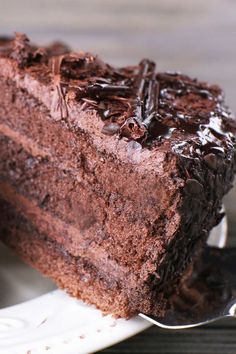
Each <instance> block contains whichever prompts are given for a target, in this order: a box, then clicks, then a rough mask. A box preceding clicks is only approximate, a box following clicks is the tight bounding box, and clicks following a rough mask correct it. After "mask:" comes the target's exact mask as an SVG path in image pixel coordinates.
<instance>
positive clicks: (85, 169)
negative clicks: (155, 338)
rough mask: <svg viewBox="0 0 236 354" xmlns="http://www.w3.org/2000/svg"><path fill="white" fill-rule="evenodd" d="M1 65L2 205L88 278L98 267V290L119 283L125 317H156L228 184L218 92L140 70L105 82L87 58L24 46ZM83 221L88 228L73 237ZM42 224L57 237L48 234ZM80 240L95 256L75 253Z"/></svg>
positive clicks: (230, 141) (229, 158) (226, 114)
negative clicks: (83, 261)
mask: <svg viewBox="0 0 236 354" xmlns="http://www.w3.org/2000/svg"><path fill="white" fill-rule="evenodd" d="M19 44H20V46H19ZM4 47H6V45H4ZM55 54H56V57H55ZM0 56H1V55H0ZM0 63H1V66H0V75H1V84H2V85H5V89H4V95H3V96H2V97H1V101H0V118H1V120H0V131H1V134H2V146H3V148H2V149H1V151H2V152H1V154H2V155H1V158H2V162H1V171H3V172H2V173H1V188H0V190H1V195H2V197H4V199H10V200H8V202H9V201H10V203H12V204H13V208H16V209H17V210H18V211H17V212H18V213H19V214H21V215H22V217H26V218H27V219H28V220H29V222H30V221H31V222H32V219H33V223H34V224H35V225H34V227H36V229H37V228H39V225H40V223H41V224H42V225H46V227H45V228H44V229H43V230H41V231H40V230H37V232H35V234H38V233H45V234H49V239H51V240H54V241H56V242H57V243H59V244H61V245H62V246H63V247H64V249H65V251H67V252H69V253H70V254H71V256H80V257H81V256H82V257H86V256H87V258H90V260H91V258H93V260H94V262H95V264H96V266H97V267H103V265H104V262H105V263H107V266H108V268H109V267H110V272H109V270H108V268H107V269H106V267H105V268H104V273H107V277H108V278H109V277H111V276H112V275H113V278H114V279H115V277H117V274H118V273H119V274H120V283H119V287H120V289H121V291H124V292H125V291H126V296H127V299H128V300H127V301H128V302H127V305H126V306H127V309H126V316H127V313H129V307H130V313H135V312H140V311H141V312H146V313H156V314H158V313H159V314H160V313H161V311H162V309H163V308H164V305H165V301H166V299H165V300H164V298H165V297H166V296H167V294H165V288H167V284H168V285H169V287H171V286H172V285H173V286H174V284H176V283H177V282H178V279H179V277H180V276H181V274H182V273H183V272H184V270H185V269H186V268H187V266H188V264H189V263H190V262H191V258H192V257H193V255H194V254H195V253H196V252H197V251H198V250H200V249H201V247H202V244H203V243H204V241H205V239H206V237H207V234H208V232H209V230H210V229H211V228H212V227H213V226H214V225H215V224H216V223H217V222H218V221H219V220H220V217H221V212H220V206H221V199H222V197H223V195H224V194H225V193H226V192H227V191H228V190H229V188H230V186H231V183H232V179H233V174H234V170H235V140H234V134H235V128H234V123H233V117H232V115H231V113H230V111H229V110H228V109H227V108H226V107H225V105H224V102H223V98H222V94H221V91H220V89H219V88H218V87H216V86H209V85H207V84H204V83H200V82H197V81H196V80H192V79H190V78H188V77H186V76H184V75H180V74H170V73H157V74H156V73H155V70H154V69H155V65H154V64H153V63H152V62H150V61H147V60H145V61H142V62H141V64H140V65H139V66H138V67H130V68H123V69H117V70H116V69H114V68H112V67H110V66H107V65H106V64H104V63H103V62H101V61H100V60H99V59H98V58H96V57H93V56H91V55H88V54H84V53H79V54H75V53H68V54H62V55H61V54H60V55H57V53H55V49H54V51H53V50H50V47H49V48H48V49H47V48H46V49H44V51H42V50H40V49H39V48H37V47H33V46H32V47H30V46H29V44H28V42H27V40H26V38H25V37H20V38H18V39H17V40H16V41H15V42H14V43H13V42H11V43H10V44H9V45H8V46H7V49H6V50H5V51H3V54H2V56H1V58H0ZM97 75H98V76H97ZM99 75H100V76H99ZM136 92H137V93H136ZM19 116H21V119H20V120H19V119H18V117H19ZM31 116H33V117H34V119H30V117H31ZM82 156H83V157H82ZM29 161H31V162H30V163H29ZM23 176H24V177H23ZM62 180H63V182H62ZM6 190H8V191H9V193H6ZM87 194H90V196H91V197H89V198H87ZM47 195H50V197H49V198H48V197H47V198H46V199H45V200H44V198H45V196H47ZM79 196H83V198H82V199H83V200H82V202H81V198H80V200H79ZM22 198H24V199H22ZM22 200H25V204H24V203H23V204H22V203H20V201H22ZM43 200H44V203H42V201H43ZM92 200H94V203H93V202H91V201H92ZM71 201H73V203H75V204H73V203H72V204H71V203H70V202H71ZM29 203H33V204H32V205H35V208H38V209H37V210H38V211H37V213H38V215H40V217H39V218H38V219H37V218H32V214H30V212H29V210H30V209H31V207H27V205H31V204H29ZM20 204H22V205H23V208H21V210H20V209H19V207H18V206H19V205H20ZM86 208H88V210H89V213H88V214H89V215H84V216H83V212H82V209H84V210H85V209H86ZM27 210H28V211H27ZM35 210H36V209H35ZM105 210H106V211H105ZM76 211H77V215H76ZM37 213H35V214H37ZM40 213H41V214H40ZM84 214H85V213H84ZM91 215H93V218H94V219H95V220H96V222H95V224H94V228H91V229H90V230H89V228H86V229H85V230H84V229H83V227H81V222H82V223H83V221H85V220H86V218H87V219H91V218H90V216H91ZM49 217H52V219H50V220H53V218H54V220H53V222H52V223H53V225H54V224H55V227H56V225H57V227H58V224H60V223H59V221H60V220H62V221H63V222H64V223H65V227H64V229H63V228H61V229H60V230H59V232H58V229H56V228H55V229H53V230H52V231H50V232H49V230H48V229H47V224H48V220H49V219H48V218H49ZM40 221H41V222H40ZM67 226H69V227H70V226H73V228H74V229H73V230H74V231H71V233H70V234H68V233H66V232H65V229H66V228H67ZM96 230H97V231H99V232H97V231H96ZM86 240H87V242H89V241H90V242H89V243H87V246H88V245H90V246H89V248H91V249H92V250H93V251H94V253H91V252H90V251H91V249H90V250H89V249H86V247H84V248H83V247H80V246H81V242H82V243H83V242H85V241H86ZM5 241H6V240H5ZM84 244H86V243H84ZM82 248H83V250H82ZM87 248H88V247H87ZM179 249H181V252H179V251H178V250H179ZM97 250H99V252H97ZM101 252H102V253H101ZM96 254H97V256H96ZM99 258H103V263H102V262H101V261H100V260H99ZM27 260H28V259H27ZM99 261H100V263H99ZM96 262H97V263H96ZM111 264H113V266H111ZM114 264H115V266H114ZM42 271H44V272H46V271H45V270H42ZM127 274H129V275H130V276H127V279H128V281H130V283H129V284H128V285H127V282H125V279H124V277H126V275H127ZM103 276H104V277H105V274H104V275H103ZM54 279H55V280H56V281H57V282H58V283H60V274H59V273H58V274H57V275H56V278H55V276H54ZM65 287H66V285H65ZM74 295H75V296H78V297H79V296H80V295H79V293H78V294H77V295H76V294H74ZM144 298H145V301H144V300H143V299H144ZM87 300H88V301H90V302H93V299H92V297H90V298H89V299H87ZM158 302H159V303H158ZM93 303H94V302H93ZM95 303H96V305H97V306H98V307H99V306H100V307H101V308H103V305H102V304H99V302H95ZM157 304H158V306H157ZM131 309H132V310H131ZM108 311H109V310H108ZM117 311H118V312H117ZM122 311H124V309H123V310H122ZM116 314H119V310H116ZM120 315H121V314H120ZM122 315H123V312H122Z"/></svg>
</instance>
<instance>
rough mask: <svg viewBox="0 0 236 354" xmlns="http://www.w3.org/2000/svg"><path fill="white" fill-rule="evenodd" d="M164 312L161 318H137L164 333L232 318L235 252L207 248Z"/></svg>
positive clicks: (235, 294) (235, 295) (235, 297)
mask: <svg viewBox="0 0 236 354" xmlns="http://www.w3.org/2000/svg"><path fill="white" fill-rule="evenodd" d="M168 308H169V310H167V312H166V314H165V315H164V317H155V316H150V315H146V314H142V313H140V314H139V316H141V317H142V318H145V319H146V320H148V321H150V322H151V323H153V324H155V325H157V326H159V327H162V328H166V329H184V328H191V327H197V326H201V325H204V324H207V323H209V322H213V321H216V320H219V319H222V318H224V317H236V248H223V249H220V248H216V247H209V246H207V247H206V248H205V250H204V251H203V253H202V255H201V257H200V259H198V260H197V261H196V262H195V264H194V266H193V271H192V272H191V274H190V275H189V276H187V277H186V278H185V279H184V280H183V281H182V282H181V285H180V287H179V291H178V295H174V296H172V298H171V299H170V304H169V307H168Z"/></svg>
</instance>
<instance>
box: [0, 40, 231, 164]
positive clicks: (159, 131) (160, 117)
mask: <svg viewBox="0 0 236 354" xmlns="http://www.w3.org/2000/svg"><path fill="white" fill-rule="evenodd" d="M0 57H2V58H8V59H11V61H12V62H13V63H14V65H15V66H16V67H17V68H18V69H19V70H20V71H22V72H28V73H30V75H32V76H33V77H34V78H35V79H36V80H38V81H39V82H41V83H42V84H43V85H47V86H48V85H49V86H52V87H53V88H54V92H55V95H54V99H53V100H52V103H51V105H52V107H51V110H52V111H54V112H55V114H57V115H59V116H60V117H61V119H65V118H66V117H67V115H68V112H69V107H70V106H71V105H73V104H74V103H75V102H81V103H83V107H84V109H88V110H89V109H92V110H95V111H96V112H97V113H98V115H99V116H100V118H101V120H102V121H103V123H104V125H103V127H102V130H101V133H102V134H104V135H108V136H116V137H117V138H118V139H124V140H127V141H133V142H134V144H135V146H136V147H137V148H142V147H145V148H149V149H155V148H156V147H159V146H160V145H163V143H165V142H166V141H167V140H168V144H169V145H170V146H171V149H172V151H173V152H175V153H176V154H180V155H183V156H187V157H193V158H194V157H199V156H206V155H207V156H211V155H217V154H221V155H222V154H223V155H225V156H227V154H229V153H230V154H231V152H232V150H233V149H234V147H235V131H236V124H235V120H234V118H233V116H232V113H231V111H230V110H229V109H228V107H227V106H225V104H224V98H223V94H222V91H221V89H220V88H219V87H218V86H216V85H209V84H207V83H205V82H200V81H198V80H196V79H191V78H190V77H188V76H186V75H182V74H180V73H175V72H173V73H172V72H164V73H161V72H157V71H156V64H155V63H154V62H153V61H151V60H149V59H143V60H142V61H141V62H140V63H139V64H138V65H136V66H127V67H124V68H118V69H117V68H114V67H112V66H110V65H108V64H106V63H104V62H103V61H102V60H100V59H99V58H98V57H97V56H94V55H92V54H90V53H85V52H77V53H74V52H72V51H70V49H69V48H68V47H67V46H66V45H64V44H62V43H54V44H52V45H50V46H48V47H36V46H34V45H32V44H31V43H30V42H29V40H28V38H27V37H26V36H25V35H24V34H20V33H17V34H16V36H15V38H13V39H7V38H1V39H0ZM209 161H210V158H209Z"/></svg>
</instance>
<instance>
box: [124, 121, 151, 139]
mask: <svg viewBox="0 0 236 354" xmlns="http://www.w3.org/2000/svg"><path fill="white" fill-rule="evenodd" d="M146 132H147V129H146V127H145V126H144V125H142V124H140V123H139V121H138V120H137V119H136V118H135V117H131V118H128V119H127V120H126V121H125V123H124V124H123V125H122V126H121V128H120V133H121V136H123V137H126V138H129V139H133V140H138V139H140V138H142V137H144V136H145V135H146Z"/></svg>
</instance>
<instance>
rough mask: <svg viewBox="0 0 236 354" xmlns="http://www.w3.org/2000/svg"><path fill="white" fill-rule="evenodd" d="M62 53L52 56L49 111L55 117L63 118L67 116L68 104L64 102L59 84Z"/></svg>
mask: <svg viewBox="0 0 236 354" xmlns="http://www.w3.org/2000/svg"><path fill="white" fill-rule="evenodd" d="M63 59H64V55H59V56H57V57H52V74H53V84H54V94H53V98H52V106H51V112H52V115H53V116H54V117H56V118H57V119H63V118H66V117H67V116H68V106H67V103H66V99H65V95H64V92H63V88H62V86H61V74H60V72H61V64H62V61H63Z"/></svg>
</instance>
